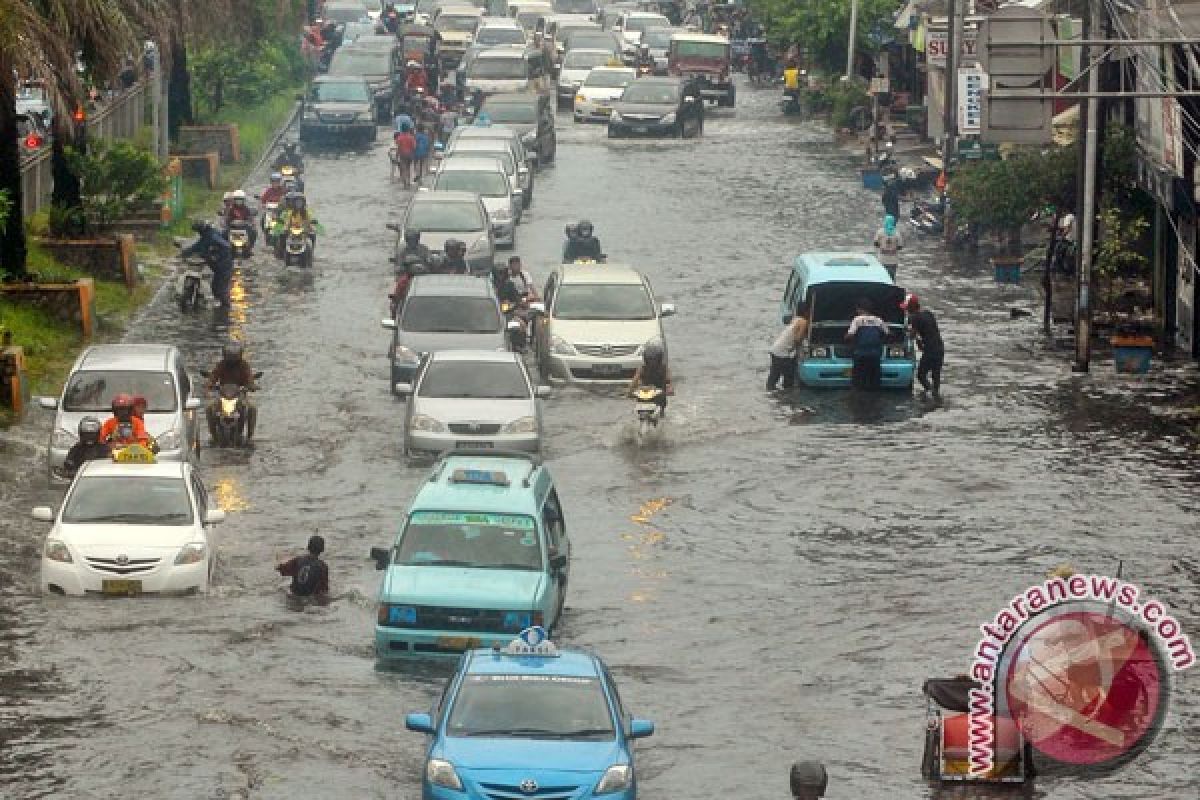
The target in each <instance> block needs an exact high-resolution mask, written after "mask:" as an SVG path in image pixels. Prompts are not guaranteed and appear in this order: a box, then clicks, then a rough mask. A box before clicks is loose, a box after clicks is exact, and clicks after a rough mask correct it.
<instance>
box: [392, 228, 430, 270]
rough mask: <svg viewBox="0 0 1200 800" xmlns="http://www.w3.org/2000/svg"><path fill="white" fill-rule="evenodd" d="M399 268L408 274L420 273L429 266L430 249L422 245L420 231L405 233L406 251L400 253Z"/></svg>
mask: <svg viewBox="0 0 1200 800" xmlns="http://www.w3.org/2000/svg"><path fill="white" fill-rule="evenodd" d="M399 261H400V263H399V265H398V266H401V267H404V268H406V271H408V272H420V271H421V270H422V269H423V268H426V267H428V266H429V248H428V247H426V246H425V245H423V244H421V232H420V231H405V232H404V249H403V250H402V251H400V259H399Z"/></svg>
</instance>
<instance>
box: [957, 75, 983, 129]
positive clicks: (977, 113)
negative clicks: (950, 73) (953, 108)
mask: <svg viewBox="0 0 1200 800" xmlns="http://www.w3.org/2000/svg"><path fill="white" fill-rule="evenodd" d="M985 86H987V75H986V74H985V73H984V71H983V70H981V69H979V68H978V67H963V68H961V69H960V70H959V71H958V132H959V134H962V135H968V134H976V133H981V132H982V131H983V88H984V87H985Z"/></svg>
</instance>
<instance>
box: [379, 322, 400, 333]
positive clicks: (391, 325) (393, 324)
mask: <svg viewBox="0 0 1200 800" xmlns="http://www.w3.org/2000/svg"><path fill="white" fill-rule="evenodd" d="M379 324H380V325H382V326H383V327H385V328H387V329H388V330H389V331H394V330H396V320H394V319H381V320H379Z"/></svg>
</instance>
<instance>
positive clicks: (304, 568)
mask: <svg viewBox="0 0 1200 800" xmlns="http://www.w3.org/2000/svg"><path fill="white" fill-rule="evenodd" d="M324 552H325V539H324V538H323V537H321V536H312V537H310V538H309V540H308V552H306V553H305V554H304V555H302V556H296V557H295V558H289V559H288V560H287V561H284V562H283V563H282V564H279V565H277V566H276V567H275V571H276V572H278V573H279V574H280V575H282V576H283V577H285V578H291V579H292V586H291V592H292V595H293V596H295V597H313V598H316V599H317V600H324V599H327V598H328V597H329V566H328V565H327V564H326V563H325V562H324V561H322V560H321V553H324Z"/></svg>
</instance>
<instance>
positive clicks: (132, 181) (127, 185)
mask: <svg viewBox="0 0 1200 800" xmlns="http://www.w3.org/2000/svg"><path fill="white" fill-rule="evenodd" d="M67 160H68V161H69V162H70V164H71V169H72V170H73V171H74V172H75V174H76V175H78V176H79V178H80V183H81V185H82V197H83V209H84V213H85V215H86V218H87V220H88V222H89V223H90V224H92V225H95V226H96V227H98V228H101V229H103V228H106V227H108V226H110V225H112V223H114V222H116V221H117V220H119V219H120V218H121V217H123V216H125V215H126V214H128V213H129V212H130V210H132V209H134V208H137V207H139V206H144V205H148V204H150V203H153V202H154V201H155V200H156V199H157V198H158V197H159V195H161V194H162V191H163V189H165V188H166V178H165V177H164V176H163V172H162V167H161V166H160V165H159V163H158V159H156V158H155V157H154V155H153V154H152V153H150V152H149V151H147V150H143V149H142V148H140V147H138V146H137V145H135V144H133V143H132V142H127V141H104V140H101V141H98V142H95V143H93V144H92V145H91V146H90V147H89V148H88V151H87V152H86V153H80V152H79V151H78V150H75V149H74V148H68V149H67Z"/></svg>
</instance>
